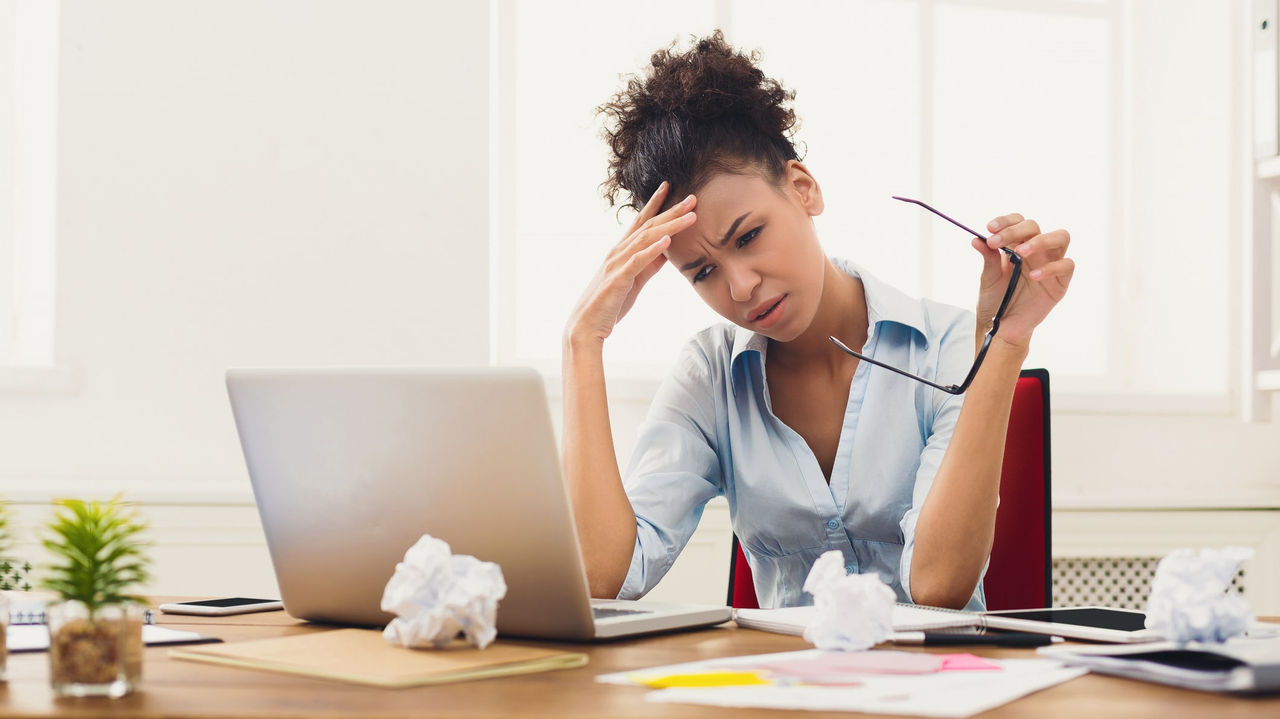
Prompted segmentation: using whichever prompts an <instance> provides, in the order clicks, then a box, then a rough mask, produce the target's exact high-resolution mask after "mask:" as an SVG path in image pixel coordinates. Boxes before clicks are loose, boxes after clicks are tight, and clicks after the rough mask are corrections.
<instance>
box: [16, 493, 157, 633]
mask: <svg viewBox="0 0 1280 719" xmlns="http://www.w3.org/2000/svg"><path fill="white" fill-rule="evenodd" d="M55 505H56V506H57V508H58V509H57V510H56V511H55V514H54V517H53V518H52V520H50V522H49V524H48V534H49V536H47V537H45V538H44V539H43V540H42V542H41V543H42V545H43V546H44V547H45V549H47V550H48V551H49V552H50V553H51V554H52V555H53V556H55V557H57V558H58V559H59V560H60V561H57V562H55V563H54V564H53V565H52V566H50V567H49V572H48V574H47V576H45V577H44V579H43V580H42V581H41V583H40V584H41V586H42V587H44V588H45V589H49V590H52V591H54V592H57V593H58V594H59V595H61V596H62V597H63V598H64V599H69V600H77V601H80V602H83V603H84V604H85V605H86V606H87V607H88V608H89V611H90V613H92V612H93V611H94V610H95V609H96V608H98V607H100V606H102V605H104V604H112V603H117V602H120V601H124V600H127V599H129V598H130V597H129V595H128V594H127V593H126V590H127V589H129V588H130V587H132V586H135V585H139V584H145V583H146V582H148V581H149V580H150V578H151V576H150V573H149V571H148V566H149V563H150V561H149V559H148V558H147V556H146V554H145V548H146V547H147V546H149V543H147V542H145V541H143V540H142V539H141V538H140V535H141V533H142V532H143V531H144V530H145V529H146V525H145V524H143V523H142V521H141V520H140V519H139V518H138V515H137V513H136V512H135V511H134V510H133V508H132V505H128V504H125V503H123V502H121V501H120V498H119V497H116V498H114V499H112V500H111V501H109V502H105V503H103V502H97V501H91V502H84V501H80V500H74V499H64V500H59V501H58V502H55Z"/></svg>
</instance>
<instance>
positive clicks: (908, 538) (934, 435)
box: [898, 315, 986, 611]
mask: <svg viewBox="0 0 1280 719" xmlns="http://www.w3.org/2000/svg"><path fill="white" fill-rule="evenodd" d="M968 317H969V321H968V322H965V323H959V324H958V325H953V327H952V330H951V331H950V332H949V333H948V334H947V336H946V337H945V339H944V340H943V341H944V344H945V345H946V346H945V347H944V348H943V350H942V353H943V354H942V356H943V358H944V359H943V360H940V361H939V364H940V365H941V366H942V367H943V370H942V372H943V373H944V374H943V376H944V377H963V376H964V374H965V373H966V372H968V371H969V367H970V365H971V364H972V362H973V359H972V356H973V345H972V341H973V339H972V334H970V332H971V331H972V327H973V325H972V315H968ZM933 395H934V402H933V403H932V406H933V407H934V412H933V417H932V418H931V421H929V422H927V423H926V427H927V429H928V433H927V434H928V439H927V440H926V441H925V446H924V449H923V450H922V451H921V452H920V466H919V468H918V469H917V470H916V477H915V487H914V489H913V490H912V493H911V509H909V510H907V513H906V514H905V515H903V517H902V521H901V522H900V523H899V527H901V529H902V559H901V562H902V563H901V566H899V568H898V576H899V577H901V579H902V591H904V592H905V593H906V595H907V596H908V597H911V559H912V557H913V556H915V544H916V522H917V521H918V520H919V518H920V509H921V508H922V507H923V506H924V500H925V498H926V497H928V496H929V490H930V489H931V488H932V487H933V480H934V478H935V477H936V476H937V474H938V468H939V467H940V466H942V458H943V456H944V455H945V454H946V453H947V447H948V446H949V445H950V444H951V436H952V434H954V433H955V429H956V420H958V419H959V418H960V410H961V408H962V407H963V406H964V395H962V394H961V395H953V394H947V393H946V392H940V391H937V390H934V391H933ZM983 573H984V574H985V573H986V568H985V567H984V568H983ZM912 601H915V599H914V598H912ZM985 608H986V607H985V606H984V602H983V598H982V582H981V581H979V582H978V585H977V587H975V588H974V592H973V596H972V597H970V598H969V602H968V604H966V605H965V609H966V610H969V611H981V610H983V609H985Z"/></svg>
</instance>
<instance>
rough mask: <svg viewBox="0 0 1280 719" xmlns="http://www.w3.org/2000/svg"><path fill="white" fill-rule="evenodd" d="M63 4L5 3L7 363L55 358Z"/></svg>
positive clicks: (1, 276) (0, 128) (0, 52)
mask: <svg viewBox="0 0 1280 719" xmlns="http://www.w3.org/2000/svg"><path fill="white" fill-rule="evenodd" d="M58 8H59V3H56V2H43V1H41V0H16V2H8V3H2V4H0V366H8V367H15V366H17V367H33V366H34V367H41V366H49V365H52V364H53V296H54V294H53V274H54V264H53V263H54V222H55V204H54V203H55V194H56V188H55V184H54V172H55V165H56V163H55V158H56V149H55V148H56V142H57V130H56V122H55V118H56V104H57V78H58V73H57V53H58Z"/></svg>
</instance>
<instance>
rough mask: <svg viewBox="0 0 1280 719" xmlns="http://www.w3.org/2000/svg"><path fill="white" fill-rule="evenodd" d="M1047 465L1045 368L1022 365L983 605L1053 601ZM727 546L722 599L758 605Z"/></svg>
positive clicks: (744, 569)
mask: <svg viewBox="0 0 1280 719" xmlns="http://www.w3.org/2000/svg"><path fill="white" fill-rule="evenodd" d="M1049 466H1050V458H1049V372H1048V370H1043V369H1024V370H1022V374H1021V376H1020V377H1019V378H1018V384H1017V386H1016V388H1015V389H1014V392H1013V406H1012V408H1011V410H1010V414H1009V431H1008V434H1007V435H1006V437H1005V445H1004V463H1003V465H1002V467H1001V471H1000V509H999V510H997V512H996V532H995V541H994V543H993V545H992V547H991V563H990V564H989V565H988V567H987V573H986V575H985V576H984V577H983V580H982V581H983V591H984V593H985V594H986V598H987V608H988V609H1026V608H1035V607H1049V606H1052V605H1053V577H1052V569H1051V562H1052V559H1051V551H1052V550H1051V538H1052V536H1053V532H1052V524H1051V512H1052V497H1051V492H1050V487H1051V484H1050V478H1049ZM732 551H733V555H732V558H731V560H730V564H729V593H728V597H727V600H726V601H727V603H728V604H729V606H732V607H738V608H743V609H746V608H755V607H758V606H760V605H759V602H758V601H757V600H756V590H755V585H754V583H753V582H752V578H751V566H750V565H749V564H747V558H746V555H745V554H743V552H742V547H740V546H739V545H738V538H737V537H736V536H735V537H734V538H733V550H732Z"/></svg>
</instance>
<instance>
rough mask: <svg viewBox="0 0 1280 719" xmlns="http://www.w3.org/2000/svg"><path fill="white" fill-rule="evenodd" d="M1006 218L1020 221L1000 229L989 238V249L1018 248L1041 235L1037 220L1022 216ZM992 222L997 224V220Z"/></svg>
mask: <svg viewBox="0 0 1280 719" xmlns="http://www.w3.org/2000/svg"><path fill="white" fill-rule="evenodd" d="M1005 217H1016V218H1018V220H1017V221H1016V222H1012V223H1010V224H1007V225H1004V226H1003V227H1001V228H1000V231H999V232H996V233H994V234H992V235H991V236H990V237H988V238H987V246H988V247H991V248H993V249H994V248H999V247H1016V246H1018V245H1020V244H1022V243H1024V242H1026V241H1027V240H1029V239H1031V238H1032V237H1035V236H1036V235H1038V234H1040V225H1039V224H1037V223H1036V221H1035V220H1027V219H1023V218H1022V215H1005ZM992 222H995V220H992ZM989 226H990V225H988V227H989Z"/></svg>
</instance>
